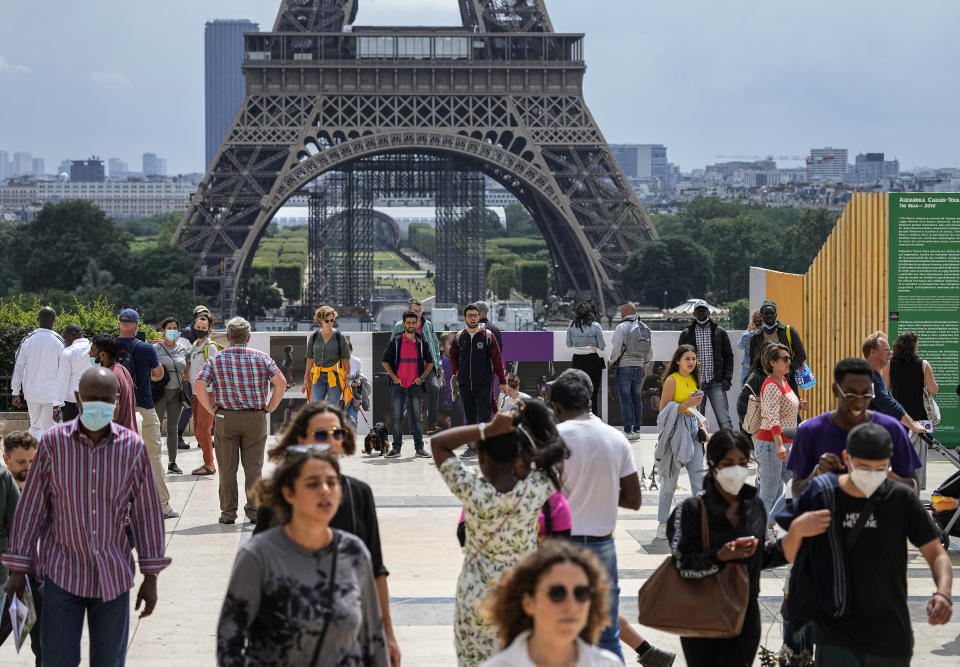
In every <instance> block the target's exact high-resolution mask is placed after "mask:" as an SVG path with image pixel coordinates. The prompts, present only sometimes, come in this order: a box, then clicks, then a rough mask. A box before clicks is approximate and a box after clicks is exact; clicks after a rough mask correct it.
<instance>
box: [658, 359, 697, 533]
mask: <svg viewBox="0 0 960 667" xmlns="http://www.w3.org/2000/svg"><path fill="white" fill-rule="evenodd" d="M662 379H663V390H662V392H661V393H660V415H659V417H658V418H657V427H658V429H659V435H658V437H657V448H656V450H655V451H654V459H655V460H656V462H657V469H658V470H659V472H660V499H659V503H658V505H657V521H658V524H657V539H658V540H663V539H666V537H667V523H666V522H667V517H669V516H670V508H671V507H672V506H673V493H674V491H675V490H676V488H677V480H678V479H679V478H680V468H686V470H687V477H689V478H690V493H691V494H693V495H696V494H698V493H700V489H701V485H702V482H703V472H704V470H703V445H702V444H701V442H700V439H701V437H702V438H703V439H704V440H705V439H706V426H705V425H702V424H701V423H700V422H699V421H698V419H697V417H695V416H694V415H693V413H692V412H690V409H691V408H694V409H695V408H696V407H697V406H698V405H700V403H701V402H702V401H703V392H702V391H700V365H699V364H698V363H697V350H696V348H694V347H693V345H681V346H679V347H678V348H677V350H676V352H674V353H673V358H672V359H670V363H669V365H668V366H667V369H666V370H665V371H664V372H663V376H662ZM701 430H702V431H703V435H702V436H701V435H700V432H701Z"/></svg>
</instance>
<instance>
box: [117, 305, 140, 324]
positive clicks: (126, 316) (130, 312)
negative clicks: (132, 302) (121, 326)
mask: <svg viewBox="0 0 960 667" xmlns="http://www.w3.org/2000/svg"><path fill="white" fill-rule="evenodd" d="M119 320H120V321H121V322H139V321H140V313H138V312H137V311H135V310H134V309H133V308H124V309H123V310H121V311H120V317H119Z"/></svg>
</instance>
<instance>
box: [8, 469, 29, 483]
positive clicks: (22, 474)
mask: <svg viewBox="0 0 960 667" xmlns="http://www.w3.org/2000/svg"><path fill="white" fill-rule="evenodd" d="M28 472H30V471H29V470H20V471H18V472H13V471H12V470H11V471H10V474H11V475H13V478H14V479H15V480H16V481H18V482H26V481H27V473H28Z"/></svg>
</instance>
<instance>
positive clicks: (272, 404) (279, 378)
mask: <svg viewBox="0 0 960 667" xmlns="http://www.w3.org/2000/svg"><path fill="white" fill-rule="evenodd" d="M274 368H275V370H276V373H274V374H273V375H272V376H270V384H271V385H273V388H272V391H271V392H270V400H269V401H267V407H266V411H267V412H273V411H274V410H276V409H277V407H278V406H279V405H280V401H282V400H283V392H285V391H286V390H287V379H286V378H285V377H283V373H282V372H280V369H279V368H276V364H274Z"/></svg>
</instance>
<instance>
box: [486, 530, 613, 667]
mask: <svg viewBox="0 0 960 667" xmlns="http://www.w3.org/2000/svg"><path fill="white" fill-rule="evenodd" d="M608 595H609V588H608V586H607V583H606V575H605V573H604V571H603V569H602V568H601V567H600V563H599V562H598V561H597V557H596V556H594V555H593V553H592V552H591V551H590V550H589V549H582V548H580V549H578V548H577V547H576V546H574V545H573V544H571V543H569V542H565V541H561V540H549V539H548V540H546V541H545V542H543V544H541V545H540V548H539V549H537V550H536V551H534V552H533V553H531V554H530V555H529V556H527V557H526V558H524V559H523V561H522V562H521V563H520V564H519V565H517V566H516V567H514V568H513V569H511V570H509V571H507V572H505V573H504V575H503V576H502V577H501V578H500V581H499V582H497V584H496V586H495V587H494V589H493V590H492V591H491V592H490V593H489V594H488V596H487V601H486V608H485V611H486V614H487V616H488V618H489V619H490V622H491V623H492V624H493V625H494V626H495V627H496V628H497V631H498V632H499V633H500V642H501V644H502V645H503V646H504V647H506V648H504V650H503V651H502V652H501V653H499V654H497V655H496V656H494V657H493V658H491V659H490V660H488V661H486V662H485V663H483V667H527V666H528V665H536V667H542V666H546V665H551V666H552V665H574V666H576V667H620V666H621V665H622V663H621V662H620V658H618V657H617V656H616V655H614V654H613V653H611V652H610V651H607V650H605V649H602V648H598V647H596V646H593V645H592V644H595V643H596V641H597V638H598V637H599V636H600V633H601V632H602V631H603V628H604V627H605V626H606V625H607V622H608V620H609V619H608V617H607V614H608V611H609V609H610V603H609V601H608V599H607V598H608Z"/></svg>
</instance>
